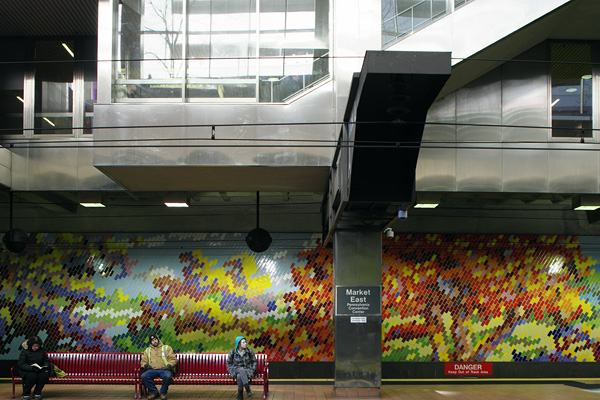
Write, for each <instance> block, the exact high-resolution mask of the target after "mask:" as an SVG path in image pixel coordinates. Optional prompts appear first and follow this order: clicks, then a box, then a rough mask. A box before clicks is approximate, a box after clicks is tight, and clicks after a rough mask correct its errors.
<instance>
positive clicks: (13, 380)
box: [12, 380, 15, 399]
mask: <svg viewBox="0 0 600 400" xmlns="http://www.w3.org/2000/svg"><path fill="white" fill-rule="evenodd" d="M12 384H13V397H12V398H13V399H14V398H15V381H14V380H13V382H12Z"/></svg>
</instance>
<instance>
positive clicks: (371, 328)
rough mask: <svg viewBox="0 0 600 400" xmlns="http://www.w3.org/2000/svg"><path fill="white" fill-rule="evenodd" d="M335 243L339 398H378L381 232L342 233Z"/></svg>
mask: <svg viewBox="0 0 600 400" xmlns="http://www.w3.org/2000/svg"><path fill="white" fill-rule="evenodd" d="M333 243H334V245H333V260H334V265H335V268H334V285H335V288H336V290H335V293H336V295H335V296H336V298H335V301H336V307H335V308H336V309H335V316H334V323H335V391H336V396H337V397H357V396H361V397H362V396H372V395H375V396H378V395H379V388H380V386H381V329H382V328H381V244H382V243H381V230H379V229H377V230H338V231H336V232H335V233H334V241H333ZM377 301H379V304H373V303H376V302H377ZM350 388H352V389H350ZM361 388H363V389H361ZM364 388H366V389H364Z"/></svg>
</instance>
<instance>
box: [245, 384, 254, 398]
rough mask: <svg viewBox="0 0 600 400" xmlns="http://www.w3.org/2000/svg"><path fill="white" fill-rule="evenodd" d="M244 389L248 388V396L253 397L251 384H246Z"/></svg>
mask: <svg viewBox="0 0 600 400" xmlns="http://www.w3.org/2000/svg"><path fill="white" fill-rule="evenodd" d="M244 387H245V388H246V396H248V397H252V390H250V384H249V383H246V384H245V385H244Z"/></svg>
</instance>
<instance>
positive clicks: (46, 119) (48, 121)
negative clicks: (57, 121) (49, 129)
mask: <svg viewBox="0 0 600 400" xmlns="http://www.w3.org/2000/svg"><path fill="white" fill-rule="evenodd" d="M44 121H46V122H47V123H49V124H50V125H52V126H56V125H54V122H52V121H50V120H49V119H48V118H46V117H44Z"/></svg>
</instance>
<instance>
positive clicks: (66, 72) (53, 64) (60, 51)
mask: <svg viewBox="0 0 600 400" xmlns="http://www.w3.org/2000/svg"><path fill="white" fill-rule="evenodd" d="M74 48H75V47H74V44H73V42H72V41H60V40H44V41H38V42H36V44H35V60H36V65H35V119H34V127H35V133H36V134H60V135H71V134H72V133H73V131H72V128H73V64H74V63H73V58H74V57H75V55H74V52H73V49H74Z"/></svg>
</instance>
